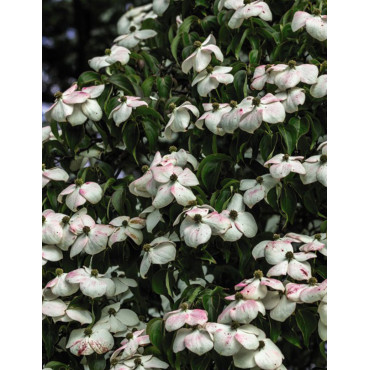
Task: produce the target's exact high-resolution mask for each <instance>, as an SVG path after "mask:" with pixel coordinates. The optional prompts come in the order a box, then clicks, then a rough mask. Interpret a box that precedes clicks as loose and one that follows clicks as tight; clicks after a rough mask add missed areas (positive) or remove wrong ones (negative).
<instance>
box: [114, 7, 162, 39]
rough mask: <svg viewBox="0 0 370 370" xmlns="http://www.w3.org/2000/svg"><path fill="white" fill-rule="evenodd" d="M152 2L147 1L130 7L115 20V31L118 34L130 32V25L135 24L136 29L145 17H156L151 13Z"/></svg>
mask: <svg viewBox="0 0 370 370" xmlns="http://www.w3.org/2000/svg"><path fill="white" fill-rule="evenodd" d="M152 7H153V4H151V3H149V4H146V5H142V6H137V7H135V8H131V9H130V10H129V11H127V12H126V13H125V14H123V15H122V17H121V18H120V19H119V20H118V22H117V31H118V34H119V35H124V34H126V33H129V32H130V27H132V26H135V27H136V29H140V28H141V23H142V22H143V21H144V20H145V19H147V18H156V15H155V14H151V13H152V12H151V9H152Z"/></svg>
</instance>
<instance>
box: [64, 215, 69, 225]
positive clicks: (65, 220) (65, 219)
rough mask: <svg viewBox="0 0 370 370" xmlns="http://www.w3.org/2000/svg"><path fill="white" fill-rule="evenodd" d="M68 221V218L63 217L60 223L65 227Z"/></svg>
mask: <svg viewBox="0 0 370 370" xmlns="http://www.w3.org/2000/svg"><path fill="white" fill-rule="evenodd" d="M69 220H70V217H68V216H64V217H63V218H62V222H63V223H64V225H67V224H68V222H69Z"/></svg>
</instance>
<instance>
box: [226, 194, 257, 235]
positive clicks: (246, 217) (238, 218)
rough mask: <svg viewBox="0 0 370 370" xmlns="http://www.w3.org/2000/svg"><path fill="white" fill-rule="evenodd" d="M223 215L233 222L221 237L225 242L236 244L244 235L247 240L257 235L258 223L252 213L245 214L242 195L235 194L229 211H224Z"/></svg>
mask: <svg viewBox="0 0 370 370" xmlns="http://www.w3.org/2000/svg"><path fill="white" fill-rule="evenodd" d="M221 215H223V216H225V217H227V218H228V219H229V220H230V222H231V228H230V229H228V230H227V231H226V233H225V234H222V235H221V238H222V239H223V240H225V241H228V242H235V241H236V240H239V239H240V238H241V237H242V236H243V235H244V236H246V237H247V238H253V237H254V236H255V235H256V234H257V231H258V227H257V223H256V221H255V219H254V217H253V215H252V214H251V213H249V212H245V206H244V204H243V197H242V196H241V195H240V194H234V196H233V197H232V199H231V201H230V203H229V204H228V206H227V209H225V210H223V211H222V212H221Z"/></svg>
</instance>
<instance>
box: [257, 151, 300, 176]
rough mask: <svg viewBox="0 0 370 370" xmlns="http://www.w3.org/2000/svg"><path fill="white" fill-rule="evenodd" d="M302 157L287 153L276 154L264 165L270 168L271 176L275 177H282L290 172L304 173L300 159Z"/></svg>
mask: <svg viewBox="0 0 370 370" xmlns="http://www.w3.org/2000/svg"><path fill="white" fill-rule="evenodd" d="M302 159H304V157H300V156H298V157H292V156H290V155H289V154H276V155H275V156H274V157H272V158H271V159H269V160H268V161H267V162H265V164H264V166H265V167H267V168H269V169H270V173H271V176H272V177H274V178H275V179H282V178H284V177H286V176H288V175H289V174H290V173H291V172H294V173H299V174H300V175H305V174H306V170H305V168H304V167H303V165H302V163H301V162H300V160H302Z"/></svg>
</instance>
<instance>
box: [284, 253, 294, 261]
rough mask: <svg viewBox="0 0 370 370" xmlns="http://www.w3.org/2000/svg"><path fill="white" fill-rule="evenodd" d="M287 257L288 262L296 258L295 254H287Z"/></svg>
mask: <svg viewBox="0 0 370 370" xmlns="http://www.w3.org/2000/svg"><path fill="white" fill-rule="evenodd" d="M285 257H286V259H287V260H289V261H290V260H292V259H293V258H294V254H293V252H286V253H285Z"/></svg>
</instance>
